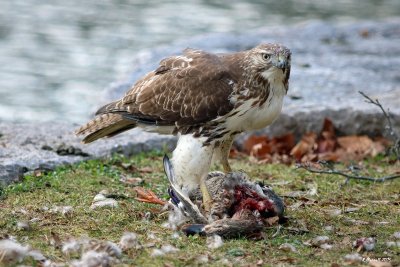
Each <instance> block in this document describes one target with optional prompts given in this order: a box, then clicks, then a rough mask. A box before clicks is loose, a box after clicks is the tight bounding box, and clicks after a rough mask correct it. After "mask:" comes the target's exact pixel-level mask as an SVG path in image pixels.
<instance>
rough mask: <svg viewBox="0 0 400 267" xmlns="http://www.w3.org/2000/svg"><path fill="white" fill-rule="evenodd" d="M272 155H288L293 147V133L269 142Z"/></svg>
mask: <svg viewBox="0 0 400 267" xmlns="http://www.w3.org/2000/svg"><path fill="white" fill-rule="evenodd" d="M269 145H270V147H271V150H272V153H278V154H289V153H290V150H291V149H292V148H293V147H294V145H295V141H294V135H293V133H288V134H285V135H281V136H276V137H274V138H272V140H271V141H270V142H269Z"/></svg>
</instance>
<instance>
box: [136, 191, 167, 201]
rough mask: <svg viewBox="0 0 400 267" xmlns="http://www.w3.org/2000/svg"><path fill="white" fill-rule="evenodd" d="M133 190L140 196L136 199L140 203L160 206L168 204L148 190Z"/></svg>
mask: <svg viewBox="0 0 400 267" xmlns="http://www.w3.org/2000/svg"><path fill="white" fill-rule="evenodd" d="M133 190H135V191H136V193H137V194H138V197H137V198H135V199H136V200H138V201H141V202H147V203H153V204H158V205H165V203H167V202H166V201H164V200H161V199H159V198H158V197H157V195H156V194H155V193H154V192H153V191H151V190H146V189H144V188H143V187H135V188H133Z"/></svg>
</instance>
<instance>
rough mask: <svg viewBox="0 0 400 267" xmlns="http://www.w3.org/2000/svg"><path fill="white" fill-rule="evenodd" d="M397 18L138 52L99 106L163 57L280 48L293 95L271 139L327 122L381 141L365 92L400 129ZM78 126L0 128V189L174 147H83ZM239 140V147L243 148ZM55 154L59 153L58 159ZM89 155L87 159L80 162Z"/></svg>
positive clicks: (144, 139) (156, 141)
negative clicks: (267, 45) (64, 169)
mask: <svg viewBox="0 0 400 267" xmlns="http://www.w3.org/2000/svg"><path fill="white" fill-rule="evenodd" d="M399 24H400V18H398V19H391V20H387V21H384V22H357V23H351V24H341V25H338V24H336V25H332V24H329V23H325V22H320V21H311V22H307V23H303V24H299V25H296V26H291V27H284V26H280V27H268V28H263V29H258V30H254V31H251V32H249V33H246V34H243V35H239V36H237V35H229V34H211V35H202V36H198V37H195V38H193V39H190V40H188V41H184V42H183V41H181V42H176V43H174V44H172V45H170V46H162V47H158V48H154V49H148V50H145V51H141V52H139V53H138V54H137V56H136V58H134V60H133V61H132V71H131V75H130V76H129V77H128V78H127V80H125V81H121V82H117V83H114V84H113V85H111V86H110V88H108V89H107V90H106V91H105V94H104V97H103V100H102V101H99V106H100V105H101V104H102V103H104V102H108V101H111V100H114V99H117V98H119V97H121V96H122V95H123V93H124V92H125V91H126V90H127V89H128V88H129V87H130V86H131V85H132V84H133V83H134V82H135V81H136V80H137V79H138V78H139V77H140V76H142V75H143V74H145V73H146V72H148V71H150V70H152V69H153V68H154V67H155V66H156V65H157V64H158V62H159V61H160V59H162V58H163V57H165V56H168V55H171V54H178V53H180V51H181V50H182V49H183V48H186V47H195V48H201V49H206V50H210V51H214V52H227V51H234V50H242V49H248V48H250V47H253V46H255V45H256V44H258V43H261V42H280V43H284V44H285V45H287V46H288V47H289V48H290V49H291V50H292V53H293V56H292V75H291V79H290V89H289V94H288V97H287V98H286V100H285V104H284V108H283V113H282V115H281V116H280V118H279V119H278V120H277V121H276V122H275V123H274V124H273V125H271V126H270V127H269V128H266V129H264V130H261V131H258V133H267V134H270V135H279V134H283V133H287V132H293V133H295V134H296V136H297V137H299V136H300V135H301V134H302V133H304V132H307V131H311V130H313V131H318V130H319V129H320V127H321V126H322V121H323V119H324V118H325V117H329V118H331V119H332V120H333V122H334V124H335V126H336V127H337V128H338V130H339V131H340V132H341V133H343V134H369V135H380V134H384V133H385V126H386V121H385V120H384V118H383V116H382V114H381V111H380V110H379V109H378V108H377V107H375V106H373V105H371V104H367V103H365V101H364V98H363V97H362V96H361V95H360V94H359V93H358V91H359V90H362V91H363V92H365V93H366V94H367V95H369V96H370V97H372V98H378V99H379V100H380V102H381V103H382V104H383V105H384V107H385V108H390V111H391V114H393V121H394V125H395V127H396V129H397V131H399V129H400V72H399V69H400V46H399V45H398V44H399V43H400V28H399V27H398V25H399ZM77 127H78V125H72V124H67V123H59V122H57V123H43V124H35V123H32V124H26V123H25V124H16V123H0V183H3V184H7V183H10V182H13V181H16V180H18V179H19V178H20V177H21V176H22V175H23V173H24V172H26V171H27V170H34V169H37V168H54V167H55V166H58V165H61V164H70V163H73V162H77V161H81V160H84V159H86V158H89V157H92V158H93V157H104V156H107V155H110V154H111V153H114V152H120V153H123V154H125V155H132V154H135V153H138V152H140V151H145V150H150V149H153V148H154V149H155V148H162V147H163V146H165V145H167V146H169V147H172V146H173V145H174V142H175V140H176V139H175V138H174V137H168V136H159V135H156V134H150V133H144V132H142V131H140V130H133V131H130V132H128V133H124V134H122V135H119V136H117V137H114V138H112V139H109V140H100V141H97V142H95V143H93V144H89V145H82V144H80V143H79V139H78V138H76V137H75V136H74V135H73V130H74V129H75V128H77ZM243 138H244V137H243V136H242V137H241V138H238V143H239V144H240V143H241V141H243ZM57 151H58V152H59V153H57ZM85 154H88V155H89V156H88V157H85Z"/></svg>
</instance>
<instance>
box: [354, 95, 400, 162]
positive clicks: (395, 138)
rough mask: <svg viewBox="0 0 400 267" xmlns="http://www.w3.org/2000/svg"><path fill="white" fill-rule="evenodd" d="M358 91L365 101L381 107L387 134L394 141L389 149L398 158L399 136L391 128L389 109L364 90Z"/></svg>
mask: <svg viewBox="0 0 400 267" xmlns="http://www.w3.org/2000/svg"><path fill="white" fill-rule="evenodd" d="M358 92H359V93H360V94H361V95H362V96H363V97H364V98H365V99H366V100H365V102H367V103H369V104H373V105H375V106H377V107H379V108H380V109H381V111H382V113H383V116H385V118H386V121H387V123H388V125H387V128H388V130H389V135H390V136H391V137H392V138H393V141H394V144H393V146H392V147H391V149H390V151H391V152H392V153H393V154H394V155H395V156H396V158H397V159H400V136H399V135H398V134H397V133H396V131H395V130H394V128H393V123H392V120H391V118H390V114H389V110H387V111H386V110H385V109H384V108H383V106H382V104H381V103H380V102H379V100H378V99H375V100H373V99H372V98H370V97H369V96H368V95H367V94H365V93H364V92H362V91H358Z"/></svg>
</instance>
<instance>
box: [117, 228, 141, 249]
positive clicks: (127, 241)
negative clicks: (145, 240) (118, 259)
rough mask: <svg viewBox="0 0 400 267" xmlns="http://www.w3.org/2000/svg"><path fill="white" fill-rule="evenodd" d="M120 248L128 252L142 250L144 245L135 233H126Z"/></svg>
mask: <svg viewBox="0 0 400 267" xmlns="http://www.w3.org/2000/svg"><path fill="white" fill-rule="evenodd" d="M119 247H120V248H121V249H122V250H128V249H131V248H134V249H140V248H142V245H141V244H140V242H139V240H138V237H137V235H136V234H135V233H131V232H126V233H124V234H123V235H122V237H121V240H120V241H119Z"/></svg>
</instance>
